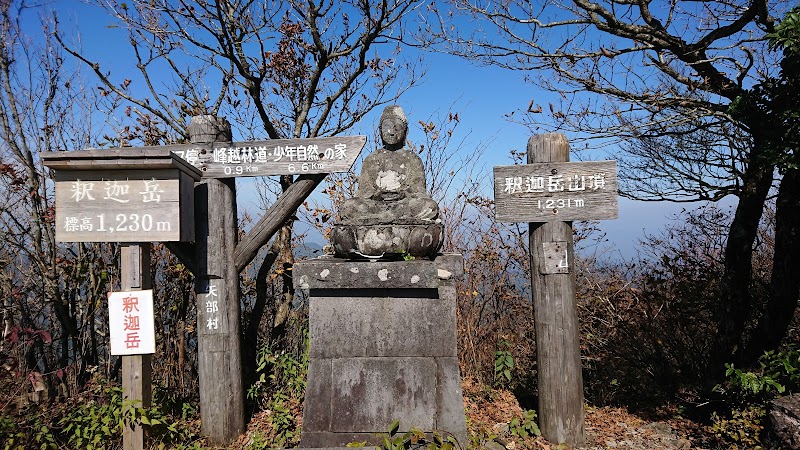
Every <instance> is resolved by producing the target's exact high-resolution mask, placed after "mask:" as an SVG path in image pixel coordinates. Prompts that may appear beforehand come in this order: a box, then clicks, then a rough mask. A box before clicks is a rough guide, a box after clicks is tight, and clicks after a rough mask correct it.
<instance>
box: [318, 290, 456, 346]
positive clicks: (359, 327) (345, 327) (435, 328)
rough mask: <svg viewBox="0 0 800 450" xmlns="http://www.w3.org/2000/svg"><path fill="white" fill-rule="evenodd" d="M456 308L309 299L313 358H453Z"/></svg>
mask: <svg viewBox="0 0 800 450" xmlns="http://www.w3.org/2000/svg"><path fill="white" fill-rule="evenodd" d="M433 292H434V293H436V292H437V291H435V290H434V291H433ZM455 308H456V305H455V301H454V299H447V300H445V299H429V298H395V297H312V298H310V299H309V336H310V345H311V348H310V352H311V357H312V358H335V357H359V356H378V357H383V356H452V357H455V356H457V354H456V310H455Z"/></svg>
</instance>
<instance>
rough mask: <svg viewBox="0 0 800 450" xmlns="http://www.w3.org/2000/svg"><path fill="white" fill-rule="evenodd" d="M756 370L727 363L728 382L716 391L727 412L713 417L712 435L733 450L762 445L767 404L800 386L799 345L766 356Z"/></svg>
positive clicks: (761, 359) (765, 354)
mask: <svg viewBox="0 0 800 450" xmlns="http://www.w3.org/2000/svg"><path fill="white" fill-rule="evenodd" d="M758 362H759V368H758V369H757V370H753V371H745V370H742V369H737V368H736V367H734V366H733V364H726V365H725V367H726V368H727V370H726V373H725V374H726V377H727V379H726V381H725V383H724V384H722V385H719V386H717V387H716V388H715V391H716V392H717V393H719V394H721V395H722V397H723V400H724V405H725V406H726V407H727V408H729V410H728V411H726V410H724V408H723V410H722V411H715V412H714V413H712V415H711V421H712V426H711V430H712V432H713V433H714V434H715V435H716V436H717V438H718V439H720V440H721V441H722V442H723V443H725V444H727V445H728V446H730V448H731V449H738V448H743V449H744V448H755V447H757V446H759V445H761V441H762V435H763V433H764V423H765V420H766V417H767V412H766V411H767V404H768V403H769V402H770V400H772V399H774V398H775V397H777V396H778V395H780V394H784V393H787V392H795V391H797V390H798V388H799V387H800V351H798V348H797V347H796V346H789V347H787V348H785V349H782V350H778V351H775V350H772V351H768V352H766V353H764V354H763V355H761V357H760V358H759V360H758Z"/></svg>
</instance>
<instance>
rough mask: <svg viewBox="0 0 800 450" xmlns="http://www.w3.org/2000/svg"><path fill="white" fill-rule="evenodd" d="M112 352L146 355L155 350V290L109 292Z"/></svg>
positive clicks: (114, 353)
mask: <svg viewBox="0 0 800 450" xmlns="http://www.w3.org/2000/svg"><path fill="white" fill-rule="evenodd" d="M108 316H109V330H110V332H111V354H112V355H145V354H150V353H155V352H156V333H155V317H154V316H153V291H152V289H148V290H145V291H129V292H109V293H108Z"/></svg>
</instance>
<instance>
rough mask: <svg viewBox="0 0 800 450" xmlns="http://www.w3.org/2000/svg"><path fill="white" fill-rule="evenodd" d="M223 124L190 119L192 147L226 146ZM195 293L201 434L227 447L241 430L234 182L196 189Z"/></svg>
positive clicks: (227, 133)
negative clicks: (194, 145)
mask: <svg viewBox="0 0 800 450" xmlns="http://www.w3.org/2000/svg"><path fill="white" fill-rule="evenodd" d="M230 127H231V126H230V124H229V123H228V121H227V120H225V119H223V118H218V117H215V116H208V115H204V116H195V117H192V120H191V123H190V125H189V133H190V137H191V141H192V144H196V145H204V146H205V147H206V148H208V149H210V150H207V151H213V148H214V147H215V146H218V147H229V146H230V145H231V128H230ZM195 214H196V222H195V226H196V229H195V239H196V240H195V242H196V247H195V248H196V250H197V252H196V255H195V267H196V271H195V292H196V293H197V338H198V352H197V355H198V356H197V358H198V361H197V366H198V372H199V376H200V416H201V421H202V426H201V428H202V433H203V435H205V436H207V437H208V438H209V440H210V441H211V443H212V444H213V445H226V444H229V443H230V442H232V441H233V440H234V439H236V437H237V436H239V434H241V433H242V432H243V431H244V389H243V387H242V362H241V352H240V342H241V336H240V333H239V315H240V305H239V301H240V300H239V273H238V271H237V270H236V265H235V264H234V252H235V249H236V240H237V235H238V223H237V216H236V180H235V179H234V178H226V179H203V180H202V181H201V182H199V183H198V184H197V185H196V187H195Z"/></svg>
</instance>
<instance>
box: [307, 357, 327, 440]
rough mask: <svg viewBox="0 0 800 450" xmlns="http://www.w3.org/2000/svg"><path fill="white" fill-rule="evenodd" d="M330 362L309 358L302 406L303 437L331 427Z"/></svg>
mask: <svg viewBox="0 0 800 450" xmlns="http://www.w3.org/2000/svg"><path fill="white" fill-rule="evenodd" d="M331 388H332V385H331V360H330V359H319V358H310V359H309V361H308V383H306V395H305V402H304V404H303V435H305V434H306V432H317V431H328V430H330V427H331Z"/></svg>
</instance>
